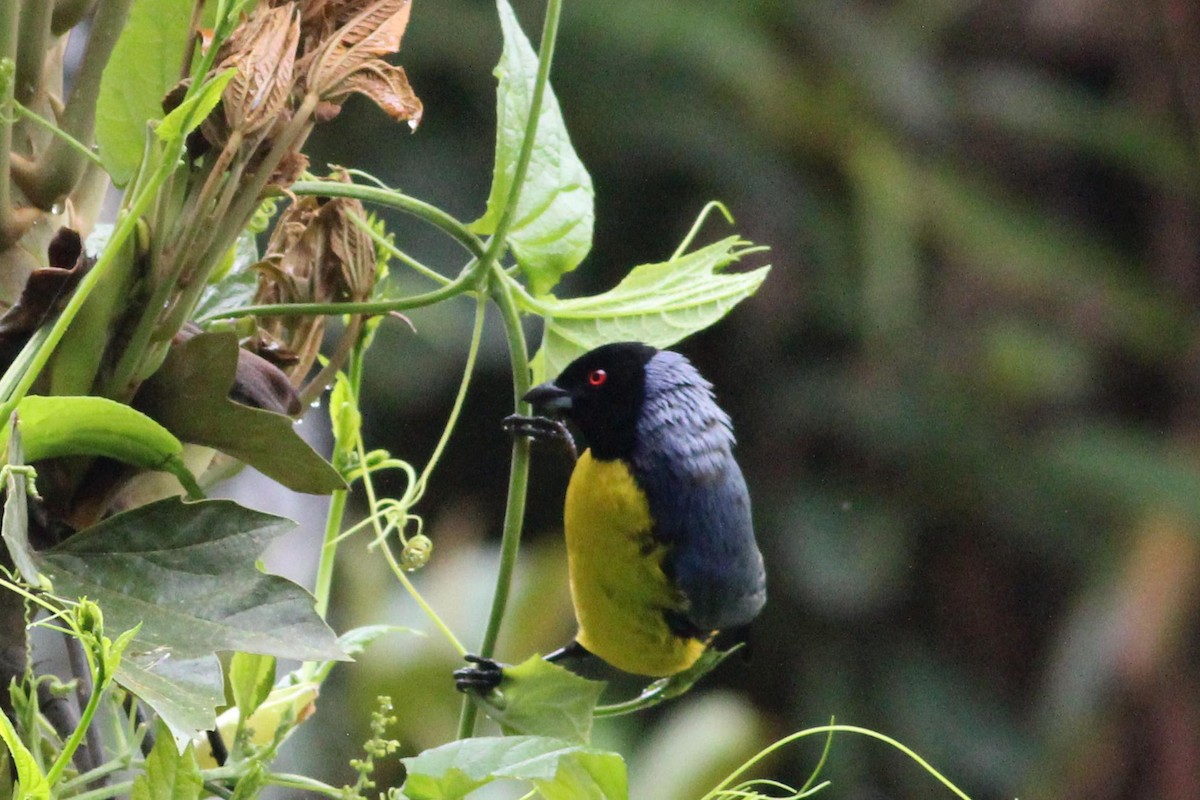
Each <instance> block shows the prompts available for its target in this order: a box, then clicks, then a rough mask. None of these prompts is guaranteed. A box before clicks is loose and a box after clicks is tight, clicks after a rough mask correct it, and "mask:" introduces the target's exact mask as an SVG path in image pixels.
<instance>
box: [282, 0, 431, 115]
mask: <svg viewBox="0 0 1200 800" xmlns="http://www.w3.org/2000/svg"><path fill="white" fill-rule="evenodd" d="M410 10H411V4H410V0H374V2H371V3H369V4H367V5H365V6H364V7H363V8H362V10H361V11H359V12H358V13H357V14H356V15H355V16H354V17H353V18H351V19H350V20H349V21H347V22H346V23H345V24H344V25H342V26H341V27H340V28H338V29H337V30H336V31H335V32H333V34H332V35H331V36H329V37H328V39H327V40H326V41H325V43H324V44H323V45H322V46H321V47H320V48H319V49H317V50H316V51H315V52H313V53H312V54H311V56H306V58H305V62H306V65H307V66H308V73H307V83H308V88H309V90H310V91H313V92H315V93H316V94H317V95H318V96H319V97H321V98H322V99H324V100H328V99H329V98H330V97H333V96H339V95H341V96H345V94H346V93H347V90H345V89H344V88H343V87H342V84H343V82H344V81H345V80H346V79H347V78H349V77H350V76H351V75H352V74H354V73H355V72H357V71H358V70H360V69H362V68H363V67H364V66H366V65H367V64H369V63H371V62H373V61H375V60H377V59H378V58H379V57H381V56H385V55H389V54H391V53H395V52H396V51H397V50H399V49H400V40H401V38H403V36H404V30H405V29H406V28H407V27H408V17H409V12H410Z"/></svg>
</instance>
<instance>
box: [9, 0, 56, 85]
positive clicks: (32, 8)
mask: <svg viewBox="0 0 1200 800" xmlns="http://www.w3.org/2000/svg"><path fill="white" fill-rule="evenodd" d="M15 5H17V6H20V7H21V46H20V47H19V48H17V76H16V78H17V81H16V87H15V91H14V95H15V96H16V98H17V102H20V103H28V102H29V100H30V98H32V97H35V96H36V95H37V92H38V89H39V88H41V85H42V65H43V64H44V63H45V61H46V44H47V42H49V41H50V19H51V17H52V16H53V12H54V3H24V4H22V3H16V4H15Z"/></svg>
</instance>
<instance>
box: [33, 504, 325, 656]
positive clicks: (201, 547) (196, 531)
mask: <svg viewBox="0 0 1200 800" xmlns="http://www.w3.org/2000/svg"><path fill="white" fill-rule="evenodd" d="M294 524H295V523H293V522H292V521H291V520H287V519H284V518H282V517H276V516H273V515H271V514H263V513H261V512H259V511H253V510H251V509H248V508H243V507H242V506H239V505H238V504H237V503H234V502H231V501H228V500H208V501H202V502H198V503H184V502H183V501H181V500H179V499H178V498H168V499H166V500H160V501H159V502H157V503H151V504H150V505H146V506H141V507H139V508H135V509H133V510H131V511H127V512H125V513H123V514H118V515H116V516H114V517H110V518H109V519H106V520H104V521H103V522H101V523H100V524H98V525H95V526H93V527H91V528H88V529H86V530H84V531H81V532H80V535H78V536H73V537H71V538H70V539H68V540H67V541H65V542H64V543H62V544H60V545H58V546H57V547H55V548H53V549H51V550H47V551H45V552H43V553H40V554H39V558H38V560H39V562H40V565H41V568H42V572H44V573H45V574H46V575H47V576H49V577H50V579H51V581H53V583H54V587H55V591H56V592H59V593H60V594H63V595H65V596H73V597H83V596H87V597H88V598H90V599H92V600H95V601H96V602H97V603H99V604H100V607H101V608H103V609H104V615H105V620H106V624H107V625H108V626H109V627H111V628H112V629H115V630H127V629H129V628H132V627H134V626H136V625H139V624H140V625H141V626H142V627H141V629H140V631H139V632H138V635H137V640H136V641H137V642H138V648H139V649H141V650H143V651H146V650H151V649H153V648H164V651H165V652H166V653H169V654H170V656H171V657H172V658H189V657H195V656H202V655H208V654H210V653H213V652H215V651H217V650H233V651H241V652H245V653H261V654H263V655H273V656H277V657H279V658H294V659H297V660H300V661H316V660H326V659H338V660H346V656H345V655H343V654H342V652H341V650H340V649H339V648H338V646H337V641H336V639H335V637H334V635H333V632H332V631H331V630H330V629H329V627H328V626H327V625H326V624H325V623H324V621H323V620H322V619H321V618H320V617H319V616H317V613H316V611H314V609H313V598H312V595H310V594H309V593H308V592H306V591H305V590H304V589H302V588H301V587H299V586H297V585H296V584H294V583H292V582H291V581H289V580H287V579H285V578H281V577H279V576H278V575H266V574H264V573H262V572H260V571H259V570H258V569H257V568H256V566H255V559H256V558H257V557H258V556H259V554H260V553H261V552H262V551H263V549H265V548H266V546H267V545H268V544H269V543H270V542H271V541H272V540H273V539H275V538H277V537H278V536H279V535H281V534H282V533H284V532H286V531H287V530H289V529H291V528H292V527H293V526H294Z"/></svg>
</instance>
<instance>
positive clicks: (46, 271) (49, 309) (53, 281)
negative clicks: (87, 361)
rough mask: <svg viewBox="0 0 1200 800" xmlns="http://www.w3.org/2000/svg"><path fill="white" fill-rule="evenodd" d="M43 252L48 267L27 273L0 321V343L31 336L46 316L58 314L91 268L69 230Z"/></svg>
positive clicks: (76, 237)
mask: <svg viewBox="0 0 1200 800" xmlns="http://www.w3.org/2000/svg"><path fill="white" fill-rule="evenodd" d="M46 250H47V256H48V262H49V264H50V266H48V267H42V268H40V269H35V270H34V271H33V272H31V273H29V278H28V279H26V281H25V286H24V288H22V289H21V296H20V297H19V298H17V302H16V303H14V304H13V305H12V306H11V307H10V308H9V309H8V311H6V312H4V316H2V317H0V339H3V340H8V339H10V338H11V337H14V336H20V335H21V334H29V333H32V332H33V331H35V330H37V329H38V327H39V326H41V324H42V322H44V321H45V320H46V318H47V317H48V316H50V315H51V314H54V313H57V312H59V311H61V310H62V309H63V306H64V305H66V302H67V300H68V299H69V298H70V297H71V292H73V291H74V290H75V287H76V286H78V285H79V281H80V280H81V279H82V278H83V276H84V275H85V274H87V271H88V270H89V269H90V268H91V266H92V259H89V258H87V257H86V256H85V255H84V253H83V240H82V239H80V238H79V233H78V232H76V231H74V230H71V229H70V228H59V230H58V233H56V234H55V235H54V238H53V239H51V240H50V244H49V245H48V246H47V248H46Z"/></svg>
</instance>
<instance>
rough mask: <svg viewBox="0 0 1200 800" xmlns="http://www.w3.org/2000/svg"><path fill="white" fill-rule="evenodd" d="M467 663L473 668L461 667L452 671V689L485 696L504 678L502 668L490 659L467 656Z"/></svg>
mask: <svg viewBox="0 0 1200 800" xmlns="http://www.w3.org/2000/svg"><path fill="white" fill-rule="evenodd" d="M466 659H467V661H469V662H470V663H472V664H474V665H475V666H473V667H463V668H462V669H456V670H454V688H455V689H458V690H459V691H460V692H474V693H475V694H487V693H488V692H490V691H491V690H493V689H495V688H497V687H498V686H499V685H500V681H501V679H503V678H504V666H503V665H502V664H500V663H499V662H497V661H493V660H492V659H490V658H483V657H481V656H475V655H469V654H468V655H467V656H466Z"/></svg>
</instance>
